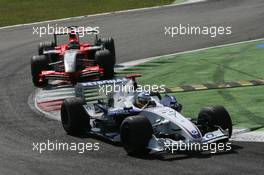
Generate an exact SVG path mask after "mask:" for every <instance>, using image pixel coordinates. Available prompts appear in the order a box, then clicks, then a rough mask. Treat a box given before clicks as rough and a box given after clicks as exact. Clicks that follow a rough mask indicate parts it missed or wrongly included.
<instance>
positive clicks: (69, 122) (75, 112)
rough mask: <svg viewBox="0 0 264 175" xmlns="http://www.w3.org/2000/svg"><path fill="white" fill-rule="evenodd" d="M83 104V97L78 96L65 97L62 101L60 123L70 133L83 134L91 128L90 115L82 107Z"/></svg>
mask: <svg viewBox="0 0 264 175" xmlns="http://www.w3.org/2000/svg"><path fill="white" fill-rule="evenodd" d="M84 104H85V101H84V99H82V98H78V97H74V98H68V99H65V100H64V101H63V103H62V106H61V123H62V126H63V128H64V130H65V131H66V132H67V133H68V134H70V135H79V134H83V133H85V132H88V131H89V130H90V128H91V126H90V117H89V115H88V114H87V113H86V112H85V109H84V108H83V105H84Z"/></svg>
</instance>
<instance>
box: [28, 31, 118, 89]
mask: <svg viewBox="0 0 264 175" xmlns="http://www.w3.org/2000/svg"><path fill="white" fill-rule="evenodd" d="M85 32H86V34H87V33H88V32H92V33H95V32H96V31H85ZM58 35H68V43H65V44H60V45H58V44H57V36H58ZM79 35H80V32H77V30H76V27H69V31H68V32H64V33H55V34H54V41H53V42H43V43H40V44H39V49H38V52H39V55H37V56H33V57H32V59H31V74H32V80H33V83H34V85H35V86H36V87H44V86H46V85H47V84H48V80H64V81H68V82H70V83H73V84H74V83H76V82H80V81H89V80H99V79H111V78H113V76H114V65H115V62H116V58H115V45H114V40H113V38H102V39H98V37H97V34H96V39H95V43H94V44H90V43H81V42H79Z"/></svg>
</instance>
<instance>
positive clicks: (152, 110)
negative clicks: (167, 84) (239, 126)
mask: <svg viewBox="0 0 264 175" xmlns="http://www.w3.org/2000/svg"><path fill="white" fill-rule="evenodd" d="M120 84H122V83H120ZM132 85H133V81H132V80H126V82H125V83H124V84H123V86H126V87H129V86H132ZM124 89H126V88H124ZM124 89H123V90H124ZM127 89H128V88H127ZM137 94H138V92H129V91H126V90H124V91H119V92H114V93H111V97H112V98H113V99H114V104H113V106H112V107H110V108H109V111H110V112H111V111H115V112H116V111H122V110H123V109H125V108H132V109H133V110H138V111H140V115H143V116H145V117H147V118H148V120H149V121H150V123H151V125H152V128H153V130H154V134H153V136H152V138H151V139H150V140H149V144H148V148H149V149H151V150H153V151H163V150H165V149H166V145H168V144H177V143H179V142H184V143H198V144H204V143H205V144H206V143H212V142H216V141H219V140H223V139H228V138H229V136H228V131H223V130H222V129H221V128H219V129H218V130H216V131H213V132H208V133H206V134H205V135H202V134H201V132H200V130H199V129H198V127H197V126H196V125H195V124H194V123H193V122H191V121H190V120H189V119H187V118H185V117H184V116H183V115H182V114H181V113H179V112H177V111H176V110H174V109H172V108H170V107H167V106H164V105H163V104H161V103H160V100H159V99H158V98H157V97H156V96H152V97H151V99H152V101H154V102H155V104H156V105H155V106H154V107H146V108H138V107H136V106H135V105H134V102H135V98H136V97H137ZM84 107H85V109H86V112H87V113H88V114H89V115H90V116H91V117H94V118H98V117H105V118H107V117H108V116H104V115H103V113H101V114H99V115H98V114H96V113H95V109H94V107H93V104H88V105H85V106H84ZM155 133H163V134H167V135H179V136H181V138H183V139H179V140H173V139H170V138H160V137H159V138H157V137H156V135H155ZM109 134H113V135H114V134H116V137H115V138H114V139H112V140H113V141H120V135H119V133H109Z"/></svg>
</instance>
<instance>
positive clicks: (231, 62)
mask: <svg viewBox="0 0 264 175" xmlns="http://www.w3.org/2000/svg"><path fill="white" fill-rule="evenodd" d="M263 42H264V41H258V42H252V43H247V44H239V45H234V46H229V47H222V48H215V49H209V50H205V51H199V52H194V53H188V54H180V55H177V56H169V57H161V58H160V59H157V60H154V61H151V62H147V63H144V64H141V65H138V66H135V67H132V68H130V69H128V70H126V71H132V72H135V73H142V74H143V77H142V78H139V82H140V83H141V84H158V85H161V84H165V85H166V87H169V88H170V87H175V86H177V85H191V84H203V83H220V82H228V81H238V80H254V79H263V78H264V49H261V48H259V47H257V46H256V44H258V43H263ZM174 95H176V97H177V98H178V100H179V101H180V102H181V103H183V105H184V111H183V113H184V114H185V115H187V116H190V117H194V118H195V117H196V116H197V113H198V112H199V110H200V108H201V107H204V106H211V105H216V104H221V105H224V106H225V107H226V108H227V109H228V110H229V112H230V113H231V115H232V119H233V122H234V124H235V126H236V127H249V128H252V129H254V128H258V127H260V128H261V127H263V126H264V86H259V87H245V88H235V89H222V90H209V91H197V92H188V93H187V92H185V93H176V94H174Z"/></svg>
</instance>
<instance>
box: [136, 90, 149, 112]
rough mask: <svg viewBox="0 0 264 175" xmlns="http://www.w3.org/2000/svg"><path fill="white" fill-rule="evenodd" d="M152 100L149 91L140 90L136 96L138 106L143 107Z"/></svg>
mask: <svg viewBox="0 0 264 175" xmlns="http://www.w3.org/2000/svg"><path fill="white" fill-rule="evenodd" d="M150 101H151V97H150V94H149V93H147V92H140V93H139V94H138V95H137V97H136V106H138V107H140V108H141V107H143V106H145V105H146V104H148V103H149V102H150Z"/></svg>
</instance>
